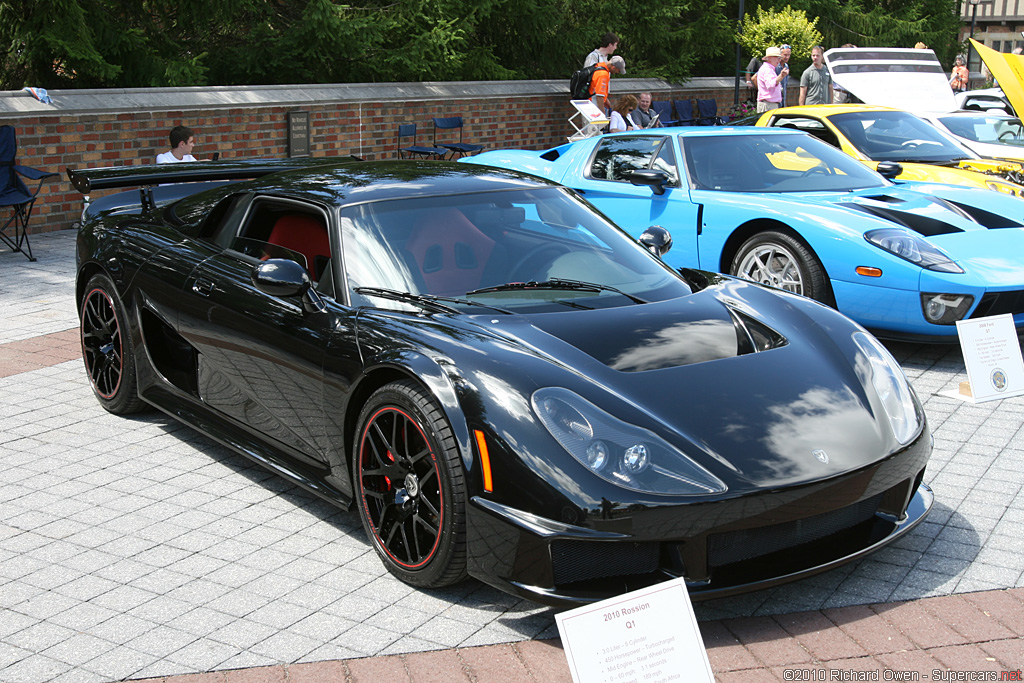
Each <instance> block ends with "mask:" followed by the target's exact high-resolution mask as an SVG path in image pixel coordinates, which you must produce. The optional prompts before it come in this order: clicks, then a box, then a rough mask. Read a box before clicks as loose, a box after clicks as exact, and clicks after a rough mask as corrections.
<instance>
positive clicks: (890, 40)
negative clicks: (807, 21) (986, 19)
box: [760, 0, 963, 64]
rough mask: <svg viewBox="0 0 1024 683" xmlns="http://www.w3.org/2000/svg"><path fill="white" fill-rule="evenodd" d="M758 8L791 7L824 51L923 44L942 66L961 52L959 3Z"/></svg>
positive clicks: (801, 0) (793, 2) (809, 1)
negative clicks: (811, 21)
mask: <svg viewBox="0 0 1024 683" xmlns="http://www.w3.org/2000/svg"><path fill="white" fill-rule="evenodd" d="M760 5H761V6H762V7H768V8H778V7H781V6H784V5H790V6H792V7H793V8H794V9H801V10H804V11H805V12H807V15H808V16H810V17H815V18H816V19H817V28H818V30H820V31H821V32H822V36H823V38H822V40H823V42H822V45H824V46H825V48H826V49H828V48H832V47H839V46H841V45H843V44H845V43H852V44H854V45H856V46H858V47H913V46H914V45H915V44H917V43H918V42H923V43H924V44H926V45H927V46H928V47H930V48H931V49H932V50H934V51H935V54H936V55H937V56H938V58H939V60H940V61H942V62H943V63H944V64H947V63H949V64H952V61H953V58H954V57H955V56H956V55H957V54H958V53H959V52H962V51H963V46H962V45H960V44H959V43H958V42H957V32H958V30H959V29H960V27H961V25H962V22H961V21H960V1H959V0H778V1H777V2H761V3H760Z"/></svg>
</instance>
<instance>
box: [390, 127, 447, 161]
mask: <svg viewBox="0 0 1024 683" xmlns="http://www.w3.org/2000/svg"><path fill="white" fill-rule="evenodd" d="M402 138H412V144H411V145H408V146H406V147H402ZM446 154H448V150H447V149H445V148H444V147H428V146H426V145H417V144H416V124H415V123H403V124H400V125H399V126H398V158H399V159H408V158H417V159H430V158H434V159H444V157H445V155H446Z"/></svg>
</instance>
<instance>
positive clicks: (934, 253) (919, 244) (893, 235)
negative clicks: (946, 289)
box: [864, 228, 964, 273]
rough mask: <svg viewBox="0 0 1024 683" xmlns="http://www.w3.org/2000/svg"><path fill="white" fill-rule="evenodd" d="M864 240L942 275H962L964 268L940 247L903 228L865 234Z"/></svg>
mask: <svg viewBox="0 0 1024 683" xmlns="http://www.w3.org/2000/svg"><path fill="white" fill-rule="evenodd" d="M864 239H866V240H867V241H868V242H870V243H871V244H873V245H875V246H876V247H878V248H879V249H884V250H885V251H887V252H889V253H890V254H894V255H896V256H899V257H900V258H901V259H904V260H906V261H910V262H911V263H913V264H916V265H918V266H921V267H922V268H927V269H928V270H935V271H938V272H940V273H962V272H964V271H963V268H961V267H960V266H958V265H957V264H955V263H954V262H953V259H951V258H949V257H948V256H946V254H944V253H943V252H942V251H941V250H940V249H939V248H938V247H936V246H935V245H933V244H931V243H930V242H928V241H927V240H925V239H922V238H921V237H920V236H918V235H915V234H914V233H912V232H910V231H909V230H904V229H903V228H882V229H880V230H870V231H868V232H866V233H864Z"/></svg>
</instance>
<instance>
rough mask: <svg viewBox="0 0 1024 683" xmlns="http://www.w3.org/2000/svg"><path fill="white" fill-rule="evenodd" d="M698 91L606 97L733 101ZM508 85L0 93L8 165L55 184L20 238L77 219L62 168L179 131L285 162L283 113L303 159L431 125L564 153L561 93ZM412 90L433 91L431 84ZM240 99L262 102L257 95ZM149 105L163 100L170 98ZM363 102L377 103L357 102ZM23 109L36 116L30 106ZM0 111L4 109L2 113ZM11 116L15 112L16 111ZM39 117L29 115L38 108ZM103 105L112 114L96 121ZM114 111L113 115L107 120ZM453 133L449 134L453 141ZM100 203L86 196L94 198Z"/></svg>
mask: <svg viewBox="0 0 1024 683" xmlns="http://www.w3.org/2000/svg"><path fill="white" fill-rule="evenodd" d="M701 80H705V81H716V82H713V83H710V84H705V85H703V86H701V85H699V84H698V85H697V86H694V85H689V86H669V85H667V84H665V83H662V82H661V81H650V80H641V79H622V80H619V81H616V82H615V83H614V84H613V92H614V93H615V94H623V93H626V92H634V93H638V92H642V91H644V90H649V91H652V92H654V99H655V100H663V99H696V98H709V97H710V98H715V99H716V100H717V101H718V104H719V113H724V112H725V111H726V110H728V108H729V107H731V106H732V103H733V90H732V87H731V86H730V85H729V84H728V83H726V84H725V85H726V86H727V87H722V84H720V83H717V81H718V80H719V79H701ZM509 83H510V84H514V85H504V84H502V83H490V84H479V83H478V84H468V85H466V86H465V87H464V88H461V90H464V91H465V92H464V94H463V95H462V96H460V97H451V96H450V92H448V91H451V90H453V89H456V90H459V89H460V88H459V84H447V86H448V88H447V91H446V92H443V93H441V94H440V95H438V94H436V93H435V94H434V95H432V96H429V97H428V96H427V93H416V94H418V95H419V98H418V99H415V98H407V99H391V100H385V99H384V98H383V97H376V98H371V97H368V96H366V95H367V93H365V92H361V93H360V94H361V95H362V96H361V97H360V98H359V99H358V100H355V99H349V100H347V101H346V100H344V99H333V100H320V101H309V100H308V98H307V101H297V102H287V101H284V102H281V101H278V102H276V103H274V104H270V105H265V104H261V103H258V102H257V103H255V104H245V103H239V102H229V103H228V104H216V105H203V104H197V103H196V102H195V99H196V97H197V94H196V93H197V92H198V89H183V90H182V91H181V95H180V101H181V103H182V106H181V108H168V107H166V106H164V107H162V108H160V107H158V106H157V105H154V106H152V107H147V106H141V107H140V106H137V105H133V106H130V107H129V106H126V105H124V104H123V103H124V102H125V100H126V96H132V95H135V93H134V92H132V91H111V92H109V93H106V92H104V91H87V94H81V93H72V92H71V91H65V93H64V96H63V97H62V96H61V93H53V92H51V95H52V96H54V102H55V103H57V104H58V105H61V102H62V101H66V102H67V105H66V108H69V109H71V108H74V107H76V106H77V105H76V104H75V102H77V101H78V100H82V99H84V98H86V97H87V96H88V98H90V99H89V101H90V102H92V103H93V104H92V105H91V107H92V108H91V109H90V108H85V107H78V108H77V109H76V110H69V111H58V112H56V113H50V112H49V111H33V110H29V111H25V109H26V108H29V107H27V104H26V101H25V100H24V98H25V97H26V95H27V94H26V93H20V92H17V93H16V92H8V93H0V124H12V125H14V127H15V129H16V131H17V134H18V163H20V164H23V165H25V166H30V167H33V168H39V169H44V170H51V171H58V172H59V173H60V178H59V179H54V180H52V181H50V182H48V183H46V184H44V186H43V190H42V191H41V193H40V196H39V200H38V201H37V202H36V208H35V213H34V215H33V218H32V223H31V225H30V232H45V231H49V230H60V229H65V228H69V227H72V226H73V225H74V224H75V222H76V221H77V220H78V217H79V215H80V213H81V208H82V197H81V195H80V194H78V193H77V192H75V191H74V190H73V188H72V187H71V184H70V183H69V182H68V180H67V173H66V169H67V168H69V167H70V168H82V167H98V166H116V165H131V164H140V163H144V164H148V163H153V161H154V157H155V156H156V155H157V154H158V153H160V152H163V151H166V150H167V149H168V147H169V144H168V142H167V132H168V131H169V130H170V129H171V128H172V127H174V126H176V125H179V124H184V125H187V126H189V127H191V128H193V129H194V130H195V131H196V134H197V145H196V147H195V150H194V152H193V153H194V154H195V156H196V157H197V158H200V159H202V158H207V157H209V155H210V154H211V153H212V152H214V151H219V152H220V154H221V159H230V158H232V157H285V156H287V154H288V140H287V114H288V112H290V111H307V112H309V124H310V153H311V155H312V156H317V157H327V156H347V155H350V154H354V155H356V156H360V157H363V158H365V159H368V160H378V159H393V158H396V156H397V145H396V137H395V136H396V133H397V129H398V125H399V124H400V123H416V124H418V126H419V138H418V142H420V143H421V144H424V143H429V142H430V140H431V135H432V131H433V125H432V122H431V118H432V117H435V116H449V115H454V114H461V115H462V116H463V118H464V121H465V131H464V136H465V140H466V141H467V142H474V143H478V144H483V145H485V146H486V147H487V148H489V149H496V148H502V147H521V148H529V149H544V148H547V147H551V146H554V145H557V144H560V143H562V142H564V141H565V138H566V136H567V135H568V134H570V133H572V128H571V127H570V126H569V124H568V123H567V121H566V119H567V118H568V117H569V115H570V114H571V113H572V111H573V110H572V109H571V108H570V107H569V105H568V103H567V102H566V95H565V94H564V92H563V90H564V84H563V83H561V82H559V83H558V84H557V87H548V88H547V90H549V91H553V92H544V91H543V90H544V89H543V88H539V87H538V88H533V90H539V92H533V93H530V92H525V93H524V92H521V91H522V90H523V89H524V87H523V86H522V85H521V84H516V82H509ZM535 83H544V82H535ZM416 85H417V86H422V87H424V88H427V89H428V90H430V89H431V88H430V84H416ZM484 86H487V87H484ZM615 86H618V87H615ZM339 87H340V86H339ZM502 87H505V88H508V89H509V90H510V92H509V94H508V95H507V96H502V95H501V94H500V92H499V94H498V95H497V96H495V89H497V90H499V91H500V90H501V88H502ZM372 88H374V89H375V91H376V94H378V95H379V94H381V93H383V94H388V93H389V94H390V95H391V96H392V97H394V96H395V94H396V93H395V92H394V90H395V88H394V87H391V88H390V89H389V86H388V85H387V84H380V85H375V86H372ZM517 88H518V91H517V90H516V89H517ZM435 89H436V88H435ZM526 90H529V88H526ZM138 92H139V93H142V95H139V96H138V97H136V98H135V99H139V98H142V96H143V95H149V96H154V97H155V95H153V94H152V93H154V92H156V90H155V89H153V90H147V91H142V90H140V91H138ZM250 92H256V93H257V94H263V95H265V94H266V93H265V92H263V91H258V90H255V89H254V90H251V91H250ZM299 92H301V91H299ZM159 94H160V95H161V96H162V97H163V98H165V99H166V98H167V96H168V94H169V93H168V91H162V92H160V93H159ZM170 94H172V95H174V94H176V93H174V92H171V93H170ZM272 94H273V96H274V98H276V99H278V100H280V99H281V98H282V97H287V96H288V92H282V91H274V92H272ZM371 94H372V93H371ZM227 95H229V96H230V98H233V99H234V100H244V99H246V98H245V95H246V91H245V89H233V90H230V91H228V92H227ZM230 98H229V99H230ZM172 99H173V98H172ZM371 101H372V102H376V103H375V104H367V103H366V102H371ZM97 102H99V103H100V104H99V105H97V104H96V103H97ZM119 103H121V104H119ZM28 104H31V105H33V106H36V103H35V101H34V100H30V101H28ZM4 105H7V106H6V110H5V108H4ZM14 105H18V107H19V109H20V110H15V108H14ZM44 106H45V105H41V104H39V105H38V106H37V109H40V108H42V107H44ZM104 106H106V107H107V108H108V109H113V111H94V110H95V109H99V108H103V107H104ZM50 108H51V109H52V107H50ZM118 108H120V109H122V110H121V111H117V110H116V109H118ZM124 109H127V110H124ZM694 111H695V112H696V106H694ZM454 134H455V135H457V134H458V133H457V131H456V132H455V133H454ZM442 139H444V140H447V139H448V138H442ZM405 142H406V143H407V142H408V140H406V141H405ZM102 194H103V193H96V195H94V197H93V198H96V197H99V196H102Z"/></svg>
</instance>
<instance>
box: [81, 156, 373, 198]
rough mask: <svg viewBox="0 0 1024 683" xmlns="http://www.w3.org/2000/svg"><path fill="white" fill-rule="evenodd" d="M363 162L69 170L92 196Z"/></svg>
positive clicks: (202, 163) (254, 162) (241, 161)
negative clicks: (128, 188)
mask: <svg viewBox="0 0 1024 683" xmlns="http://www.w3.org/2000/svg"><path fill="white" fill-rule="evenodd" d="M359 160H360V159H358V158H357V157H303V158H301V159H234V160H231V161H196V162H187V163H181V164H144V165H141V166H111V167H108V168H83V169H74V168H69V169H68V180H70V181H71V184H72V185H74V187H75V189H76V190H78V191H79V192H81V193H82V194H83V195H86V196H88V195H89V194H90V193H91V192H92V191H93V190H109V189H113V188H120V187H139V186H151V185H165V184H172V183H195V182H207V181H215V180H244V179H246V178H259V177H261V176H265V175H268V174H270V173H277V172H279V171H287V170H291V169H299V168H309V167H312V166H323V165H326V164H338V163H342V162H346V161H349V162H351V161H359Z"/></svg>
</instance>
